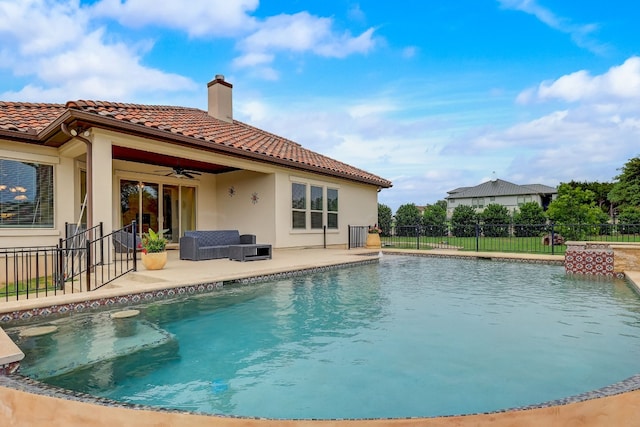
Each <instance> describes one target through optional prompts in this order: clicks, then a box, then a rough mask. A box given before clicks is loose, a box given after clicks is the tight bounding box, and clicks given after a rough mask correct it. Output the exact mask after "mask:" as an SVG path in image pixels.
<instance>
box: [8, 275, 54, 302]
mask: <svg viewBox="0 0 640 427" xmlns="http://www.w3.org/2000/svg"><path fill="white" fill-rule="evenodd" d="M55 290H56V285H55V282H54V280H53V277H52V276H48V277H40V278H37V279H31V280H30V281H28V282H17V283H8V284H7V283H2V284H0V296H5V297H10V296H16V295H24V294H26V293H30V294H35V293H36V292H38V293H40V292H42V293H44V292H54V291H55Z"/></svg>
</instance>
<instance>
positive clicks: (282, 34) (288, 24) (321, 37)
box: [234, 12, 375, 67]
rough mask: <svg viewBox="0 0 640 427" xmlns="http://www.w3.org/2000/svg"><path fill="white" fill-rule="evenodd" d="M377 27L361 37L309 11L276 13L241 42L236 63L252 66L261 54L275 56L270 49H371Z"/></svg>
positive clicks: (333, 52)
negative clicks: (240, 53)
mask: <svg viewBox="0 0 640 427" xmlns="http://www.w3.org/2000/svg"><path fill="white" fill-rule="evenodd" d="M373 31H374V30H373V29H372V28H370V29H368V30H367V31H365V32H363V33H362V34H360V35H359V36H357V37H353V36H352V35H351V34H350V33H349V32H343V33H342V34H339V33H337V32H336V31H334V29H333V20H332V19H330V18H323V17H317V16H313V15H311V14H309V13H308V12H300V13H296V14H294V15H286V14H281V15H277V16H272V17H269V18H267V19H266V20H264V21H263V22H261V23H260V24H259V28H258V29H257V30H256V31H255V32H253V33H252V34H250V35H248V36H247V37H245V38H244V39H243V40H241V41H240V42H239V43H238V48H239V49H240V50H241V51H242V52H243V54H242V55H241V56H240V57H239V58H236V60H235V61H234V65H236V66H240V67H242V66H250V65H252V62H253V61H255V58H259V59H260V60H261V61H262V62H261V63H264V62H265V61H266V60H269V59H270V60H273V59H275V57H274V55H273V54H272V53H270V52H294V53H304V52H312V53H314V54H316V55H319V56H324V57H332V58H344V57H346V56H348V55H351V54H354V53H367V52H369V51H371V50H372V49H373V48H374V46H375V41H374V40H373Z"/></svg>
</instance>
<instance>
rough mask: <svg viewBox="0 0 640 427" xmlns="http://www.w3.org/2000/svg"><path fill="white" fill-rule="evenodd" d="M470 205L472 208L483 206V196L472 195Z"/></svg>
mask: <svg viewBox="0 0 640 427" xmlns="http://www.w3.org/2000/svg"><path fill="white" fill-rule="evenodd" d="M471 206H473V207H474V208H484V197H474V198H473V199H471Z"/></svg>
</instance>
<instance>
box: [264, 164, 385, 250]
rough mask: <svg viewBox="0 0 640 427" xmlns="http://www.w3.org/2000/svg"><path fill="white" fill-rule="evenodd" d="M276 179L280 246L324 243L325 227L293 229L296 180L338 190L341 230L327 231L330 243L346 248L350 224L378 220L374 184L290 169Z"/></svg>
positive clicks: (308, 245) (318, 245) (373, 222)
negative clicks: (292, 194)
mask: <svg viewBox="0 0 640 427" xmlns="http://www.w3.org/2000/svg"><path fill="white" fill-rule="evenodd" d="M276 181H277V182H276V197H277V203H276V230H277V238H278V240H277V242H278V247H321V246H322V245H323V244H324V236H323V231H322V230H311V229H307V230H294V229H293V228H292V224H291V221H292V219H291V217H292V213H291V212H292V211H291V184H292V183H293V182H298V183H303V184H308V185H315V186H321V187H328V188H335V189H337V190H338V229H337V230H329V229H328V230H327V246H342V247H346V244H347V242H348V226H349V225H373V224H376V223H377V222H378V192H377V188H376V187H374V186H367V185H363V184H358V183H353V182H350V181H346V180H339V179H332V178H327V177H320V176H317V175H315V176H314V175H312V174H304V173H298V172H291V171H281V172H280V173H278V174H277V176H276Z"/></svg>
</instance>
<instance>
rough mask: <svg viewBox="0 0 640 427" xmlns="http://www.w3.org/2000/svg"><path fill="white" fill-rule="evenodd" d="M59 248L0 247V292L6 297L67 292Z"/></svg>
mask: <svg viewBox="0 0 640 427" xmlns="http://www.w3.org/2000/svg"><path fill="white" fill-rule="evenodd" d="M59 258H60V257H59V248H58V247H57V246H42V247H35V248H26V247H25V248H0V272H1V273H0V274H1V277H0V293H1V294H2V296H3V297H4V299H5V301H9V300H12V299H15V300H19V299H26V298H29V297H38V296H47V295H56V294H58V293H60V292H62V293H64V275H63V274H62V270H61V269H60V263H59Z"/></svg>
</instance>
